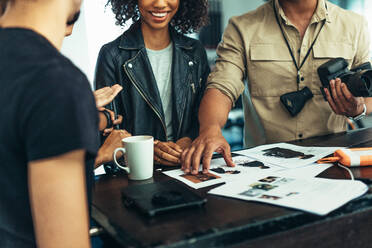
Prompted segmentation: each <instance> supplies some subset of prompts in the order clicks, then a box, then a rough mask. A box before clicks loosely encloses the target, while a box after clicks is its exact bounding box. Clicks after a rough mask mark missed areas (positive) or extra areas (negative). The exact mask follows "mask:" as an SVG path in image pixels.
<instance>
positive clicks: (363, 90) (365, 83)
mask: <svg viewBox="0 0 372 248" xmlns="http://www.w3.org/2000/svg"><path fill="white" fill-rule="evenodd" d="M343 82H345V83H346V85H347V88H348V89H349V90H350V92H351V93H352V94H353V96H356V97H360V96H362V97H369V96H372V89H371V86H372V70H362V71H358V72H356V73H354V74H353V75H352V76H350V77H349V78H348V80H345V81H343Z"/></svg>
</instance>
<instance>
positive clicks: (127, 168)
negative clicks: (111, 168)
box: [114, 147, 130, 174]
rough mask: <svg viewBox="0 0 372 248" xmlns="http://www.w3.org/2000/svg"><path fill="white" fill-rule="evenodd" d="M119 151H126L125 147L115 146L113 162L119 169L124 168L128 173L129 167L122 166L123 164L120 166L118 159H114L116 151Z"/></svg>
mask: <svg viewBox="0 0 372 248" xmlns="http://www.w3.org/2000/svg"><path fill="white" fill-rule="evenodd" d="M119 151H121V152H122V153H124V154H125V153H126V150H125V148H122V147H119V148H116V149H115V151H114V162H115V164H116V166H117V167H119V168H120V169H123V170H125V171H126V172H127V173H128V174H129V173H130V170H129V167H123V166H121V165H120V164H119V163H118V161H117V160H116V153H118V152H119Z"/></svg>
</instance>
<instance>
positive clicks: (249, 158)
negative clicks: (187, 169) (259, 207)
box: [163, 143, 368, 215]
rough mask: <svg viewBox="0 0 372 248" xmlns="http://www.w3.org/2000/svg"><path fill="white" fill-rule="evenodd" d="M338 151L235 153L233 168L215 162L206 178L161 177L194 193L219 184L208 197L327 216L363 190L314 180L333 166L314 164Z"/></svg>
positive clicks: (291, 148)
mask: <svg viewBox="0 0 372 248" xmlns="http://www.w3.org/2000/svg"><path fill="white" fill-rule="evenodd" d="M337 149H340V147H302V146H296V145H292V144H287V143H277V144H270V145H263V146H258V147H255V148H252V149H246V150H241V151H238V152H234V155H235V156H233V161H234V163H235V165H236V166H235V167H228V166H227V165H226V163H225V161H224V159H223V158H218V159H212V161H211V165H210V171H209V173H206V174H203V173H202V171H201V170H202V166H200V171H199V173H198V174H196V175H193V174H185V173H184V172H183V171H182V170H180V169H177V170H170V171H164V172H163V173H164V174H165V175H167V176H170V177H172V178H175V179H177V180H179V181H181V182H183V183H185V184H186V185H188V186H190V187H192V188H194V189H200V188H204V187H208V186H212V185H216V184H221V186H219V187H216V188H214V189H212V190H210V191H209V192H208V193H210V194H214V195H220V196H225V197H232V198H237V199H241V200H247V201H257V202H263V203H269V204H274V205H277V206H283V207H289V208H294V209H299V210H303V211H307V212H310V213H314V214H318V215H326V214H328V213H330V212H331V211H333V210H335V209H337V208H339V207H341V206H342V205H344V204H346V203H347V202H348V201H350V200H352V199H354V198H357V197H359V196H361V195H363V194H364V193H366V192H367V191H368V187H367V186H366V185H365V184H364V183H362V182H360V181H351V180H332V179H322V178H315V176H317V175H318V174H320V173H321V172H323V171H324V170H326V169H328V168H329V167H330V166H332V165H331V164H328V165H322V164H317V163H316V161H317V160H319V159H321V158H323V157H325V156H327V155H329V154H331V153H333V152H334V151H335V150H337Z"/></svg>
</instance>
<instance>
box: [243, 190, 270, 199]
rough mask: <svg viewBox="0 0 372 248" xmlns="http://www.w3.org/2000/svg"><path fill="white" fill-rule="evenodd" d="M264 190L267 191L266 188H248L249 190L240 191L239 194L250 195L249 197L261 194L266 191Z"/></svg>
mask: <svg viewBox="0 0 372 248" xmlns="http://www.w3.org/2000/svg"><path fill="white" fill-rule="evenodd" d="M264 192H265V191H264V190H259V189H249V190H247V191H244V192H242V193H240V194H239V195H243V196H249V197H256V196H259V195H261V194H262V193H264Z"/></svg>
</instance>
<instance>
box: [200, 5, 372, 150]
mask: <svg viewBox="0 0 372 248" xmlns="http://www.w3.org/2000/svg"><path fill="white" fill-rule="evenodd" d="M274 3H275V4H276V9H277V13H278V17H279V21H280V25H282V27H283V30H284V33H285V36H286V37H287V40H288V42H289V44H290V47H291V50H292V52H293V54H294V56H295V58H296V61H297V64H298V66H299V65H300V64H301V63H302V61H303V59H304V57H305V55H306V53H307V51H308V50H309V48H310V46H311V44H312V42H313V41H314V39H315V37H316V35H317V34H318V32H319V31H320V29H321V26H322V24H323V22H324V21H325V25H324V27H323V29H322V30H321V31H320V33H319V36H318V39H317V40H316V42H315V45H314V47H313V49H312V50H311V53H310V55H309V57H308V58H307V60H306V62H305V63H304V65H303V66H302V68H301V69H300V74H301V77H302V78H303V80H301V81H300V83H299V84H297V69H296V67H295V65H294V63H293V61H292V58H291V55H290V52H289V50H288V48H287V45H286V43H285V40H284V38H283V35H282V33H281V31H280V28H279V26H278V23H277V21H276V19H275V14H274V9H273V2H272V1H270V2H268V3H266V4H264V5H262V6H261V7H259V8H258V9H256V10H255V11H252V12H248V13H246V14H244V15H242V16H238V17H232V18H231V19H230V21H229V25H228V26H227V28H226V30H225V32H224V35H223V39H222V42H221V43H220V44H219V46H218V49H217V55H218V57H217V60H216V67H215V69H214V70H213V72H212V73H211V74H210V76H209V78H208V85H207V88H217V89H219V90H220V91H221V92H223V93H224V94H225V95H226V96H228V97H229V98H230V99H231V101H232V102H233V103H234V102H235V101H236V99H237V98H238V97H239V95H240V94H242V93H243V92H244V94H243V98H242V99H243V107H244V116H245V130H244V131H245V140H244V141H245V145H246V146H254V145H258V144H263V143H272V142H282V141H288V140H294V139H300V138H308V137H311V136H318V135H324V134H328V133H334V132H341V131H345V130H346V127H347V123H346V117H344V116H341V115H336V114H335V113H334V112H333V111H332V109H331V108H330V106H329V105H328V102H326V101H325V100H324V98H323V96H322V94H321V91H320V87H321V82H320V79H319V76H318V74H317V68H318V67H319V66H320V65H321V64H323V63H325V62H326V61H328V60H330V59H332V58H336V57H343V58H345V59H346V60H347V61H348V62H349V65H350V67H352V68H353V67H356V66H358V65H361V64H362V63H365V62H368V61H369V36H368V32H367V29H368V28H367V22H366V20H365V19H364V18H363V17H362V16H360V15H358V14H355V13H353V12H351V11H347V10H344V9H341V8H339V7H338V6H336V5H334V4H331V3H329V2H326V1H324V0H319V1H318V6H317V9H316V11H315V13H314V15H313V17H312V19H311V22H310V24H309V26H308V28H307V30H306V33H305V35H304V37H303V38H302V39H301V37H300V33H299V31H298V30H297V29H296V28H295V26H294V25H293V24H292V23H291V21H290V20H289V19H288V18H287V17H286V16H285V14H284V11H283V9H282V8H281V7H280V5H279V3H278V0H275V2H274ZM244 82H246V83H244ZM305 86H307V87H308V88H310V90H311V91H312V93H313V94H314V97H313V98H311V99H310V100H309V101H307V102H306V104H305V107H304V108H303V109H302V111H301V112H300V113H299V114H298V115H297V116H295V117H292V116H291V115H290V114H289V113H288V111H287V110H286V109H285V107H284V106H283V105H282V104H281V102H280V99H279V98H280V96H281V95H283V94H285V93H289V92H293V91H297V90H299V89H303V88H304V87H305Z"/></svg>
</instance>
